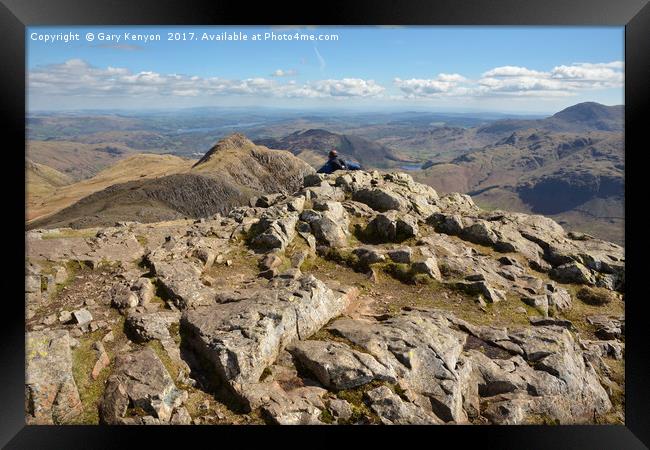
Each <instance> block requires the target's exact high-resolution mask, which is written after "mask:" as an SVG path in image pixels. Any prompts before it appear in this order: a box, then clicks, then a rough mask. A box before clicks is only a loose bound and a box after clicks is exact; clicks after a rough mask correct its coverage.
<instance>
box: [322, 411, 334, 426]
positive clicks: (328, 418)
mask: <svg viewBox="0 0 650 450" xmlns="http://www.w3.org/2000/svg"><path fill="white" fill-rule="evenodd" d="M318 419H319V420H320V421H321V422H323V423H326V424H333V423H336V419H335V418H334V416H333V415H332V413H331V412H329V410H328V409H324V410H322V411H321V413H320V416H319V417H318Z"/></svg>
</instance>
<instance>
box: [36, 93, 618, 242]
mask: <svg viewBox="0 0 650 450" xmlns="http://www.w3.org/2000/svg"><path fill="white" fill-rule="evenodd" d="M622 130H623V111H622V107H620V106H612V107H608V106H603V105H599V104H597V103H581V104H578V105H575V106H572V107H569V108H567V109H565V110H563V111H560V112H558V113H556V114H554V115H551V116H549V117H516V116H515V117H511V116H505V115H501V116H499V115H494V114H493V115H489V114H485V113H476V114H465V115H462V114H438V113H427V112H399V113H388V112H386V113H381V112H378V113H362V112H359V113H353V112H349V111H348V112H338V111H319V112H308V113H305V112H300V111H291V110H288V111H284V110H273V109H268V110H266V109H261V110H255V111H252V110H246V109H241V110H234V111H232V110H221V109H219V108H194V109H188V110H180V111H178V112H176V113H175V114H173V113H171V112H164V111H160V112H133V113H125V112H112V113H106V112H104V113H103V115H93V114H89V113H83V114H82V113H68V114H59V115H57V114H53V113H48V114H41V115H38V114H35V115H34V117H30V118H29V120H28V136H29V140H28V145H27V159H28V164H29V166H28V169H27V174H28V198H27V218H28V221H29V222H28V223H30V224H31V223H32V221H34V220H35V219H38V218H42V217H43V216H46V215H49V214H53V213H56V212H57V211H59V210H61V209H63V208H65V207H68V206H70V205H72V204H73V203H75V202H76V201H78V200H80V199H81V198H83V197H85V196H87V195H90V194H93V193H95V192H97V191H101V190H102V189H105V188H107V187H109V186H111V185H118V184H121V183H127V182H136V181H137V183H141V182H143V181H145V179H150V178H158V177H160V176H166V175H172V174H182V173H184V172H185V171H186V170H187V169H188V168H189V165H191V164H190V161H195V160H198V159H199V158H201V157H202V156H203V155H204V154H205V152H206V151H208V150H209V149H210V147H211V146H212V145H213V144H214V142H215V141H216V140H218V139H220V138H223V137H225V136H227V135H229V134H231V133H233V132H241V133H243V134H244V135H245V136H246V137H247V138H248V139H250V140H251V141H252V142H253V143H255V144H258V145H261V146H264V147H267V148H269V149H274V150H287V151H289V152H291V153H292V154H293V155H295V156H298V158H300V159H302V160H303V161H305V162H306V163H307V164H309V165H310V166H312V167H314V168H318V167H320V166H321V165H322V164H324V162H325V161H326V155H327V153H328V151H329V150H330V149H332V148H335V149H337V150H338V151H339V153H340V155H341V157H343V158H344V159H349V160H353V161H357V162H359V163H360V164H361V165H362V167H363V168H364V169H367V170H371V169H379V170H395V169H398V170H406V171H408V173H409V174H411V175H412V176H413V177H414V178H415V179H416V180H418V181H420V182H422V183H425V184H428V185H430V186H432V187H433V188H435V189H436V190H438V191H440V192H442V193H449V192H462V193H467V194H469V195H471V196H472V197H473V198H474V200H475V201H476V202H477V204H479V205H481V206H483V207H485V208H489V209H507V210H514V211H520V212H527V213H534V214H544V215H547V216H549V217H552V218H554V219H555V220H557V221H558V222H559V223H561V224H562V225H564V226H566V227H567V228H568V229H571V230H575V231H582V232H586V233H589V234H592V235H594V236H596V237H600V238H604V239H608V240H611V241H614V242H617V243H620V244H622V243H623V242H624V211H623V198H624V167H625V165H624V164H625V163H624V147H623V134H622ZM144 155H150V156H148V157H145V156H144ZM155 155H166V156H165V157H166V158H168V159H162V160H157V159H156V156H155ZM129 157H137V158H148V159H147V160H146V161H147V162H146V163H145V164H144V165H142V164H141V163H140V162H138V163H136V164H133V165H132V164H128V163H126V164H123V165H120V164H119V162H120V161H122V160H124V159H125V158H127V160H128V158H129ZM169 158H180V159H178V160H174V163H173V164H172V163H170V161H171V159H169ZM181 160H182V161H186V162H182V161H181ZM34 164H39V165H41V166H38V167H40V168H41V171H40V173H41V174H42V171H43V170H49V169H52V170H54V171H56V172H59V173H60V175H58V174H56V175H53V174H55V172H52V171H50V178H51V177H52V176H54V178H56V181H54V182H53V183H51V182H48V181H45V180H44V179H43V176H42V175H41V174H39V173H36V172H35V171H34V167H36V166H34ZM131 167H141V169H142V170H140V172H139V173H138V171H137V170H131ZM145 173H146V175H144V176H143V174H145ZM138 178H142V179H141V180H138ZM29 180H31V181H29ZM137 183H136V184H137ZM137 185H138V186H139V184H137ZM134 186H135V185H133V186H130V187H129V188H128V189H129V190H131V189H134V188H135V187H134ZM115 189H117V188H115ZM156 205H158V203H156ZM157 207H158V206H154V207H153V208H154V209H155V208H157ZM172 215H173V214H172ZM154 216H155V214H154ZM154 216H152V217H154ZM126 217H128V214H127V216H126ZM161 217H162V216H161ZM165 217H167V216H165Z"/></svg>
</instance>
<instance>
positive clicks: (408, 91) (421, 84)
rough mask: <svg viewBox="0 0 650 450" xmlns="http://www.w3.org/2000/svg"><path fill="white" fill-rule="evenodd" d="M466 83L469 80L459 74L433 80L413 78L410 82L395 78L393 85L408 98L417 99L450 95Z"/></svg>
mask: <svg viewBox="0 0 650 450" xmlns="http://www.w3.org/2000/svg"><path fill="white" fill-rule="evenodd" d="M466 81H468V80H467V79H466V78H465V77H463V76H462V75H460V74H457V73H453V74H446V73H441V74H439V75H438V76H437V77H436V78H432V79H422V78H411V79H410V80H402V79H401V78H395V79H394V80H393V83H394V84H395V86H397V87H398V88H399V89H400V90H401V91H402V92H403V93H404V95H405V96H406V97H407V98H417V97H431V96H438V95H450V94H452V93H454V90H456V89H458V88H459V85H460V84H461V83H464V82H466Z"/></svg>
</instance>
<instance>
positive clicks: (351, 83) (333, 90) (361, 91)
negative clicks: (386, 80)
mask: <svg viewBox="0 0 650 450" xmlns="http://www.w3.org/2000/svg"><path fill="white" fill-rule="evenodd" d="M308 86H309V87H308V89H311V90H312V91H313V92H315V93H316V94H317V95H316V96H321V97H373V96H376V95H379V94H381V93H382V92H383V91H384V89H385V88H384V87H383V86H380V85H379V84H377V83H376V82H375V81H374V80H363V79H361V78H343V79H342V80H321V81H315V82H312V83H310V84H309V85H308Z"/></svg>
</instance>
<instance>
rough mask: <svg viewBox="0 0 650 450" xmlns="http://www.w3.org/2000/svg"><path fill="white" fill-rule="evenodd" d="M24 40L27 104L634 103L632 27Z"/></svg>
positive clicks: (64, 30)
mask: <svg viewBox="0 0 650 450" xmlns="http://www.w3.org/2000/svg"><path fill="white" fill-rule="evenodd" d="M244 36H245V37H246V39H245V40H244V39H243V37H244ZM235 37H237V38H238V39H237V40H235V39H234V38H235ZM26 42H27V61H26V64H27V78H28V79H27V82H28V84H27V85H28V89H27V104H28V110H29V111H30V112H34V111H39V110H82V109H136V110H142V109H169V108H186V107H201V106H221V107H279V108H291V109H303V108H304V109H327V108H337V109H338V108H344V109H351V110H367V111H372V110H427V111H439V112H465V111H468V112H469V111H494V112H503V113H553V112H556V111H559V110H561V109H563V108H565V107H567V106H570V105H573V104H576V103H580V102H584V101H596V102H599V103H603V104H606V105H615V104H623V72H624V28H623V27H513V26H508V27H488V26H473V27H460V26H446V27H442V26H436V27H415V26H414V27H392V26H391V27H379V26H375V27H351V26H347V27H292V26H287V27H239V26H228V27H178V26H169V27H106V26H101V27H29V28H28V29H27V31H26Z"/></svg>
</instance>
